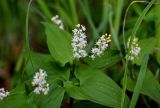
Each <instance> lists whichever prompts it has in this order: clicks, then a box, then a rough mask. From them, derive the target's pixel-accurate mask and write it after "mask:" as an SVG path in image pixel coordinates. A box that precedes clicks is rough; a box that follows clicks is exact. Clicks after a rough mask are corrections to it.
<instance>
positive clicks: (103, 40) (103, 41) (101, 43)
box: [90, 34, 111, 59]
mask: <svg viewBox="0 0 160 108" xmlns="http://www.w3.org/2000/svg"><path fill="white" fill-rule="evenodd" d="M110 42H111V35H110V34H109V35H108V34H105V35H102V36H101V37H100V39H99V40H98V41H97V42H96V45H95V47H94V48H92V50H91V56H90V57H91V58H92V59H94V58H95V57H96V56H100V55H102V54H103V52H104V51H105V50H106V49H107V48H108V46H109V43H110Z"/></svg>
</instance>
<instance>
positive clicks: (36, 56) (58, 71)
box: [24, 52, 70, 81]
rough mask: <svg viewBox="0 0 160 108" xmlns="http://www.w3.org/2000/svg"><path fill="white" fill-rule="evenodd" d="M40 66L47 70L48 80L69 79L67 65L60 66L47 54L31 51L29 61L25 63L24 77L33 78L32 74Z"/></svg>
mask: <svg viewBox="0 0 160 108" xmlns="http://www.w3.org/2000/svg"><path fill="white" fill-rule="evenodd" d="M40 68H41V69H43V70H45V71H46V72H47V74H48V78H47V79H48V80H51V81H52V80H56V79H64V80H68V79H69V75H70V69H69V67H68V66H67V65H66V66H65V67H63V68H62V67H60V66H58V65H57V63H56V62H55V61H54V60H53V58H52V57H51V56H50V55H49V54H40V53H35V52H32V53H31V61H29V62H28V63H27V65H26V68H25V73H24V77H25V78H26V79H28V78H33V75H34V74H35V73H36V72H37V71H39V69H40Z"/></svg>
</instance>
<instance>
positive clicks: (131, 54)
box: [126, 37, 141, 61]
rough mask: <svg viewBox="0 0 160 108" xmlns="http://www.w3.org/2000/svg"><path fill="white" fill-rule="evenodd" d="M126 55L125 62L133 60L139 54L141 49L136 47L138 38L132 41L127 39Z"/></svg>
mask: <svg viewBox="0 0 160 108" xmlns="http://www.w3.org/2000/svg"><path fill="white" fill-rule="evenodd" d="M127 49H128V54H127V55H126V59H127V60H130V61H132V60H134V59H135V58H136V57H137V56H138V55H139V53H140V51H141V48H140V47H139V45H138V38H136V37H134V38H133V40H131V38H129V39H128V42H127Z"/></svg>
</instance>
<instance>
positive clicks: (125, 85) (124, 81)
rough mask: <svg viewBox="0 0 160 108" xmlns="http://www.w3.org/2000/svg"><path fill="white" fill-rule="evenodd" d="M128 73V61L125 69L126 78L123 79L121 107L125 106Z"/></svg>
mask: <svg viewBox="0 0 160 108" xmlns="http://www.w3.org/2000/svg"><path fill="white" fill-rule="evenodd" d="M127 73H128V61H126V64H125V71H124V77H123V78H124V79H123V88H122V98H121V108H123V106H124V102H125V96H126V88H127Z"/></svg>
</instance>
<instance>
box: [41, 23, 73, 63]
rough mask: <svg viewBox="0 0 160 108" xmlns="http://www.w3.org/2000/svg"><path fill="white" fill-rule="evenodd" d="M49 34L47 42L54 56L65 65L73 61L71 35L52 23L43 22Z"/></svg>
mask: <svg viewBox="0 0 160 108" xmlns="http://www.w3.org/2000/svg"><path fill="white" fill-rule="evenodd" d="M43 24H44V26H45V32H46V35H47V44H48V48H49V51H50V53H51V55H52V57H53V58H54V59H55V60H56V61H57V62H59V63H60V65H61V66H64V65H65V64H66V63H68V62H72V59H73V58H72V46H71V37H72V36H71V35H70V34H69V33H68V32H66V31H65V30H61V29H59V28H58V27H57V26H56V25H54V24H52V23H47V22H45V23H43Z"/></svg>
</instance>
